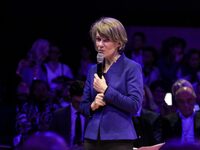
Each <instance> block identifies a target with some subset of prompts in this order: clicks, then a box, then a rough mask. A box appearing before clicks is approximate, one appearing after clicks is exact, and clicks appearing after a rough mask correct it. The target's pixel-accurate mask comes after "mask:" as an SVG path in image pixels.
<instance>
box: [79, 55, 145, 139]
mask: <svg viewBox="0 0 200 150" xmlns="http://www.w3.org/2000/svg"><path fill="white" fill-rule="evenodd" d="M96 72H97V65H94V66H92V67H91V68H90V70H89V72H88V75H87V79H86V82H85V87H84V93H83V100H82V102H81V104H80V108H81V110H82V112H83V114H85V115H87V116H89V122H88V124H87V127H86V131H85V138H87V139H92V140H97V139H98V132H99V135H100V140H133V139H136V138H137V136H136V132H135V129H134V126H133V122H132V116H133V115H134V114H136V113H137V111H138V110H139V108H140V107H142V100H143V78H142V69H141V66H140V65H139V64H138V63H136V62H135V61H133V60H131V59H128V58H127V57H126V56H125V55H124V54H122V55H121V57H120V58H119V59H118V60H117V61H116V62H115V63H113V64H112V66H111V67H110V68H109V70H108V71H107V73H106V74H105V75H104V77H105V79H106V82H107V85H108V89H107V90H106V92H105V93H104V94H105V96H104V101H105V102H106V106H104V107H102V108H100V109H97V110H96V111H94V112H92V111H91V108H90V105H91V103H92V102H93V101H94V99H95V96H96V94H97V92H96V91H95V89H94V88H93V80H94V74H95V73H96Z"/></svg>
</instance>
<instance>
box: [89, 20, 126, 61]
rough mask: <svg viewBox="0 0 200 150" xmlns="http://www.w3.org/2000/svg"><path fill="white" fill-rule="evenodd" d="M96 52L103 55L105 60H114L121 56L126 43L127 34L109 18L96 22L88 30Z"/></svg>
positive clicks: (119, 23)
mask: <svg viewBox="0 0 200 150" xmlns="http://www.w3.org/2000/svg"><path fill="white" fill-rule="evenodd" d="M90 35H91V38H92V41H93V42H94V45H95V48H96V51H97V52H99V53H103V55H104V58H105V59H114V58H115V56H118V55H119V54H121V53H122V52H123V50H124V47H125V44H126V43H127V41H128V39H127V34H126V30H125V28H124V26H123V25H122V23H121V22H120V21H119V20H117V19H115V18H110V17H103V18H100V19H99V20H97V21H96V22H95V23H94V24H93V25H92V26H91V29H90Z"/></svg>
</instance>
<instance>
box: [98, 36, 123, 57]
mask: <svg viewBox="0 0 200 150" xmlns="http://www.w3.org/2000/svg"><path fill="white" fill-rule="evenodd" d="M95 45H96V49H97V51H98V52H100V53H103V54H104V57H105V58H110V57H112V56H113V54H115V53H116V52H117V53H118V49H119V47H120V43H119V42H114V41H111V40H110V39H108V38H106V37H103V36H100V35H99V33H97V34H96V42H95Z"/></svg>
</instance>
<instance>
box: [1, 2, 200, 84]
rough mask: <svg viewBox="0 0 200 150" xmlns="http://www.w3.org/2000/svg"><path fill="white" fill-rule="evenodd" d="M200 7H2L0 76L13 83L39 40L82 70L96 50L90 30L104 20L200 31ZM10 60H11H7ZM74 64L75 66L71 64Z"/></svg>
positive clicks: (89, 4)
mask: <svg viewBox="0 0 200 150" xmlns="http://www.w3.org/2000/svg"><path fill="white" fill-rule="evenodd" d="M199 4H200V2H198V1H193V0H192V1H191V0H190V1H183V0H182V1H181V0H180V1H178V0H174V1H169V0H168V1H163V0H156V1H153V0H80V1H78V0H73V1H72V0H56V1H43V0H40V1H38V0H35V1H31V0H26V1H25V0H23V1H20V0H15V1H6V2H5V3H4V4H3V5H1V6H0V8H1V16H2V17H1V28H0V31H1V32H0V33H1V34H0V36H1V39H2V40H1V42H2V44H1V46H0V48H1V55H0V67H1V69H2V71H1V75H0V77H1V76H2V77H1V78H3V79H5V81H8V82H13V81H12V80H10V79H11V78H12V79H13V80H15V79H14V74H15V69H16V66H17V63H18V61H19V59H21V58H22V57H24V56H25V55H26V52H27V51H28V50H29V49H30V47H31V45H32V43H33V42H34V41H35V40H36V39H37V38H39V37H42V38H47V39H49V40H50V41H51V42H54V43H56V44H57V45H58V46H60V48H61V50H62V52H63V55H64V61H65V62H66V63H68V64H69V66H70V67H72V69H73V70H76V69H77V65H78V61H79V58H80V55H79V51H80V48H81V46H82V45H83V44H86V45H88V46H89V47H91V48H92V46H93V45H92V43H91V41H90V37H89V28H90V25H91V24H92V23H93V22H94V21H95V20H96V19H98V18H99V17H102V16H110V17H116V18H117V19H119V20H120V21H121V22H122V23H123V24H124V25H125V26H126V25H127V26H130V25H137V26H173V27H174V26H176V27H194V28H198V27H200V5H199ZM3 59H5V60H3ZM69 59H72V60H73V61H70V60H69Z"/></svg>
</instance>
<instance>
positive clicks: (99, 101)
mask: <svg viewBox="0 0 200 150" xmlns="http://www.w3.org/2000/svg"><path fill="white" fill-rule="evenodd" d="M103 97H104V94H103V93H99V94H97V95H96V97H95V100H94V101H93V102H92V104H91V109H92V110H93V111H94V110H96V109H98V108H99V107H102V106H105V105H106V103H105V102H104V101H103Z"/></svg>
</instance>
